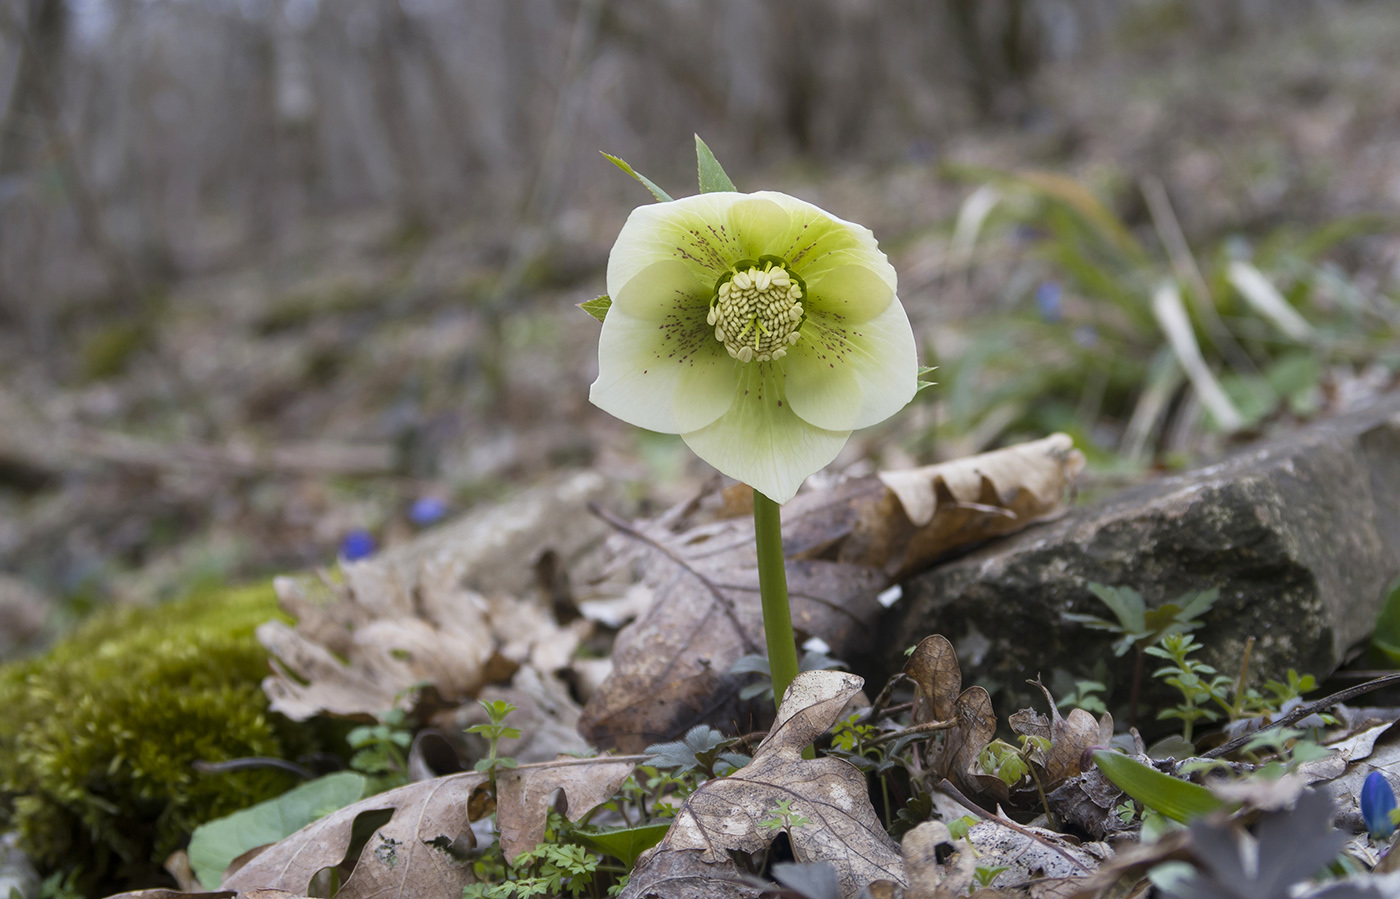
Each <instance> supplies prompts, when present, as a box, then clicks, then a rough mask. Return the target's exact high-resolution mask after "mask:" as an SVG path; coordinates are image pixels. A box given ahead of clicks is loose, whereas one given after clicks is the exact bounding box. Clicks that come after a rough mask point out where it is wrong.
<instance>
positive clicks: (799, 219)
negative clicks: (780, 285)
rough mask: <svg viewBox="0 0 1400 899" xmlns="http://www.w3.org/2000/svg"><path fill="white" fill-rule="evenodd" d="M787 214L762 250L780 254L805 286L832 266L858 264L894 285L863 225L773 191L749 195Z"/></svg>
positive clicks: (892, 273)
mask: <svg viewBox="0 0 1400 899" xmlns="http://www.w3.org/2000/svg"><path fill="white" fill-rule="evenodd" d="M749 196H750V197H752V198H754V199H764V200H767V201H769V202H772V203H774V204H776V205H778V206H780V207H782V208H783V209H784V210H786V211H787V213H788V223H787V229H786V230H785V231H783V232H782V233H781V234H775V235H774V236H773V237H772V238H771V239H770V240H769V241H768V244H767V248H766V249H765V251H764V252H766V253H771V254H772V255H774V256H781V257H782V258H783V259H785V260H787V261H788V263H789V264H790V265H791V266H792V267H793V269H794V270H795V271H796V272H797V273H798V274H799V275H801V276H802V278H803V279H804V280H805V281H807V284H808V287H810V286H811V285H812V283H813V282H814V281H816V280H818V279H819V278H820V277H821V276H822V275H823V274H825V273H826V272H827V271H829V270H830V269H832V268H837V267H840V266H843V265H862V266H865V267H867V268H869V269H871V270H872V271H876V272H878V273H879V274H880V276H881V277H882V278H884V279H885V280H886V281H887V282H888V283H889V285H890V290H891V291H893V290H894V289H895V288H896V279H895V271H894V266H892V265H890V262H889V260H888V259H887V258H885V254H884V253H882V252H880V246H879V244H878V243H876V241H875V235H874V234H873V233H872V232H871V231H870V229H869V228H866V227H865V226H863V225H857V224H855V223H854V222H848V221H846V220H845V219H842V218H837V217H836V216H834V215H832V214H831V213H829V212H827V211H826V210H824V209H822V208H821V207H819V206H813V205H812V204H811V203H808V202H806V201H804V200H799V199H797V198H796V197H790V196H788V195H787V194H782V193H777V192H776V191H768V190H761V191H758V192H757V193H754V194H750V195H749Z"/></svg>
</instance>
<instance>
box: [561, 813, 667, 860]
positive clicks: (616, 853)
mask: <svg viewBox="0 0 1400 899" xmlns="http://www.w3.org/2000/svg"><path fill="white" fill-rule="evenodd" d="M670 827H671V825H670V823H669V822H667V823H665V824H643V825H642V826H641V827H628V828H624V829H622V830H606V831H603V832H602V833H583V832H581V831H575V832H574V835H573V839H575V840H577V841H578V842H580V843H582V844H583V845H584V846H586V847H588V848H589V849H592V850H593V851H594V852H601V853H602V854H604V855H611V856H612V857H613V858H616V859H620V860H621V861H622V863H623V864H624V865H626V866H627V867H629V868H630V867H632V866H633V865H635V864H636V863H637V856H639V855H641V854H642V853H643V852H645V851H647V850H648V849H650V848H651V847H653V846H655V845H656V844H657V843H659V842H661V838H662V837H664V836H666V831H667V830H669V829H670Z"/></svg>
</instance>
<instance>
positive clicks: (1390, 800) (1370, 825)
mask: <svg viewBox="0 0 1400 899" xmlns="http://www.w3.org/2000/svg"><path fill="white" fill-rule="evenodd" d="M1394 810H1395V791H1394V790H1392V789H1391V788H1390V781H1388V780H1386V779H1385V775H1384V774H1382V773H1380V772H1379V771H1372V772H1371V773H1370V774H1368V775H1366V782H1365V783H1363V784H1362V785H1361V818H1362V820H1363V821H1365V822H1366V829H1367V830H1368V831H1370V832H1371V836H1372V837H1373V838H1375V839H1377V840H1388V839H1390V835H1391V834H1393V833H1395V822H1394V821H1393V820H1391V816H1390V813H1391V812H1393V811H1394Z"/></svg>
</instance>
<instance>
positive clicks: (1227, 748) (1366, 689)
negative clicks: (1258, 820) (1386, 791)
mask: <svg viewBox="0 0 1400 899" xmlns="http://www.w3.org/2000/svg"><path fill="white" fill-rule="evenodd" d="M1396 683H1400V672H1397V673H1395V674H1387V675H1385V676H1384V677H1378V678H1376V679H1375V680H1371V681H1367V682H1366V683H1364V684H1357V685H1356V686H1354V687H1347V688H1346V689H1345V690H1339V691H1338V692H1336V693H1333V694H1332V695H1331V696H1327V697H1324V698H1322V699H1319V700H1318V701H1317V702H1310V703H1308V704H1306V705H1300V706H1298V707H1297V708H1296V709H1294V710H1293V711H1291V712H1289V713H1288V714H1287V715H1284V716H1283V717H1282V718H1280V719H1278V720H1277V721H1275V722H1273V723H1272V724H1267V725H1265V726H1264V727H1261V728H1259V729H1258V730H1256V731H1253V732H1251V733H1247V734H1245V735H1244V736H1240V737H1236V738H1235V739H1233V740H1231V741H1230V742H1228V743H1223V744H1221V745H1219V746H1217V747H1215V748H1214V749H1211V750H1208V751H1206V752H1203V753H1201V758H1205V759H1218V758H1220V757H1221V756H1223V755H1229V754H1230V753H1232V752H1234V751H1235V750H1236V749H1239V748H1240V747H1242V746H1244V745H1245V744H1246V743H1248V742H1249V741H1250V740H1253V739H1254V738H1255V737H1257V736H1258V735H1259V734H1262V733H1263V732H1264V731H1266V730H1273V729H1274V728H1276V727H1287V726H1288V725H1290V724H1293V723H1294V722H1296V721H1302V720H1303V719H1304V718H1306V717H1308V716H1309V715H1311V714H1313V713H1314V712H1321V711H1323V710H1324V709H1329V708H1331V707H1332V706H1334V705H1337V704H1338V703H1341V702H1346V701H1347V700H1349V699H1355V698H1356V697H1358V696H1364V695H1366V694H1367V693H1370V692H1371V691H1372V690H1379V689H1380V688H1381V687H1385V686H1389V685H1390V684H1396Z"/></svg>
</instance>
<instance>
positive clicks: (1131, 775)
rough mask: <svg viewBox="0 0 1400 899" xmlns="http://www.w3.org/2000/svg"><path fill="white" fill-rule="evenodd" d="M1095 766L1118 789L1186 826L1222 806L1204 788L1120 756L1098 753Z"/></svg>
mask: <svg viewBox="0 0 1400 899" xmlns="http://www.w3.org/2000/svg"><path fill="white" fill-rule="evenodd" d="M1094 764H1096V765H1098V766H1099V770H1100V771H1102V772H1103V774H1104V777H1107V778H1108V779H1109V780H1111V781H1113V783H1114V785H1115V786H1116V787H1118V789H1120V790H1122V791H1123V792H1124V793H1127V794H1128V795H1129V796H1131V797H1133V798H1134V799H1136V800H1137V801H1138V802H1141V803H1142V804H1143V805H1145V806H1147V807H1148V808H1150V809H1153V810H1155V811H1157V812H1160V813H1161V814H1163V815H1166V816H1167V817H1168V818H1171V819H1172V820H1173V821H1181V822H1183V823H1185V822H1187V821H1190V820H1192V819H1194V818H1200V817H1204V816H1205V815H1209V814H1210V813H1211V812H1213V811H1215V810H1216V809H1218V808H1221V807H1222V806H1223V805H1224V803H1223V802H1221V801H1220V800H1219V799H1216V798H1215V797H1214V796H1212V795H1211V793H1210V790H1207V789H1206V788H1205V787H1203V786H1201V785H1199V784H1193V783H1191V782H1190V781H1187V780H1181V779H1180V778H1177V777H1172V776H1170V775H1167V774H1163V773H1162V772H1160V771H1158V770H1157V769H1156V768H1150V767H1148V766H1147V765H1144V764H1143V763H1142V762H1139V761H1136V760H1134V759H1131V758H1129V757H1128V756H1126V755H1123V754H1122V753H1121V752H1113V751H1111V750H1107V749H1100V750H1098V751H1097V752H1095V753H1094Z"/></svg>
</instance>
